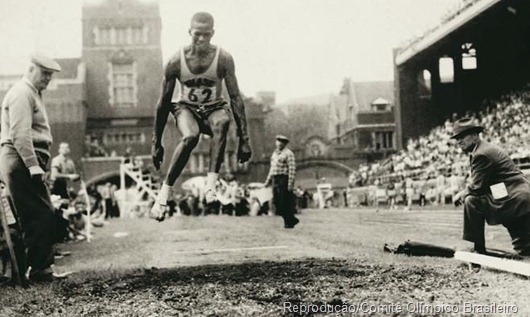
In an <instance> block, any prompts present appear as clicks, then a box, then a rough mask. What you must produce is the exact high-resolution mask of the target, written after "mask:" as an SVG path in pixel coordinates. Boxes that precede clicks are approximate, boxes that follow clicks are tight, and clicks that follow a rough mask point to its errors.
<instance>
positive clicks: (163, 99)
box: [152, 60, 178, 170]
mask: <svg viewBox="0 0 530 317" xmlns="http://www.w3.org/2000/svg"><path fill="white" fill-rule="evenodd" d="M175 65H178V63H176V62H175V61H174V60H171V61H170V62H169V63H168V65H167V66H166V70H165V77H164V83H163V84H162V95H161V96H160V98H159V99H158V102H157V105H156V111H155V127H154V134H153V148H152V155H153V165H154V166H155V168H156V169H157V170H158V169H159V168H160V165H161V164H162V161H163V159H164V148H163V147H162V135H163V133H164V128H165V127H166V123H167V117H168V115H169V112H170V110H171V98H172V97H173V92H174V90H175V84H176V80H177V76H176V73H177V69H176V66H175Z"/></svg>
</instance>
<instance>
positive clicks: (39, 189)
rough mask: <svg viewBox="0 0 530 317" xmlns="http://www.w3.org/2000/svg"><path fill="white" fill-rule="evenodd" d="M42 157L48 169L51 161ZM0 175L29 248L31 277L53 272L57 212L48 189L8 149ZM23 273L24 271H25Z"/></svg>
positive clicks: (4, 151)
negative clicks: (55, 214)
mask: <svg viewBox="0 0 530 317" xmlns="http://www.w3.org/2000/svg"><path fill="white" fill-rule="evenodd" d="M37 155H38V156H39V164H40V165H41V168H43V169H45V168H46V164H47V160H48V158H47V157H46V156H44V155H40V153H38V154H37ZM0 174H1V175H2V177H3V180H4V183H5V184H6V188H7V190H8V193H9V195H10V197H11V199H12V202H13V207H14V211H15V212H16V214H17V216H18V218H19V220H20V225H21V228H22V232H23V239H24V242H25V244H26V247H27V255H26V257H27V259H26V261H23V262H26V263H27V265H28V266H31V268H32V270H31V274H32V275H33V274H39V273H43V272H47V271H49V270H50V266H51V265H52V264H53V254H54V251H53V239H54V231H53V230H54V209H53V205H52V203H51V200H50V192H49V190H48V187H47V186H46V185H45V183H44V182H43V181H42V180H37V179H33V178H31V176H30V174H29V170H28V168H27V167H26V166H25V165H24V162H23V161H22V158H21V157H20V155H19V154H18V152H17V151H16V150H15V149H14V148H12V147H8V146H2V149H1V151H0ZM23 272H24V271H23Z"/></svg>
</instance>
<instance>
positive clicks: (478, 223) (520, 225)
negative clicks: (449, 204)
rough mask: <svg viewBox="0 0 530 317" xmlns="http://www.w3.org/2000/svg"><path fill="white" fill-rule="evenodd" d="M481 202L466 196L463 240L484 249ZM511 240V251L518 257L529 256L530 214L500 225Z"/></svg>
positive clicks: (483, 222) (484, 218) (483, 216)
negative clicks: (518, 255)
mask: <svg viewBox="0 0 530 317" xmlns="http://www.w3.org/2000/svg"><path fill="white" fill-rule="evenodd" d="M482 203H483V201H482V200H481V199H480V198H479V197H475V196H468V197H466V199H465V203H464V237H463V238H464V240H467V241H470V242H474V243H475V246H479V247H485V237H484V227H485V224H486V216H485V215H484V213H483V212H482V211H481V210H483V208H486V207H484V206H482ZM502 225H503V226H504V227H506V229H508V232H509V233H510V237H511V238H512V246H513V249H514V250H515V251H516V252H517V253H518V254H520V255H530V214H526V215H524V216H521V217H519V218H517V219H513V220H511V221H510V222H507V223H503V224H502Z"/></svg>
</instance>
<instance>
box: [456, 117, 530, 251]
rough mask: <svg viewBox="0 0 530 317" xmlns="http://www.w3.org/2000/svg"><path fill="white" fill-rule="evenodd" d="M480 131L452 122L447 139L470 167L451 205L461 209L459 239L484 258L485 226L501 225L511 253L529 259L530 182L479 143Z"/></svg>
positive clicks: (471, 124) (491, 148)
mask: <svg viewBox="0 0 530 317" xmlns="http://www.w3.org/2000/svg"><path fill="white" fill-rule="evenodd" d="M483 130H484V128H483V127H481V126H478V125H475V124H474V122H473V120H472V119H469V118H465V119H460V120H458V121H456V122H455V124H454V128H453V135H452V136H451V138H453V139H456V141H457V145H458V146H459V147H460V148H461V149H462V150H463V151H464V152H465V153H467V154H469V158H470V163H471V175H470V180H469V183H468V186H467V187H466V188H465V189H464V190H463V191H461V192H459V193H458V194H457V195H456V196H455V205H457V206H459V205H461V204H463V205H464V237H463V238H464V240H467V241H470V242H473V243H474V251H475V252H477V253H482V254H485V253H486V242H485V237H484V227H485V222H487V223H488V224H489V225H498V224H502V225H503V226H504V227H506V229H508V232H509V233H510V236H511V238H512V245H513V248H514V250H515V251H516V252H517V253H518V254H520V255H525V256H530V182H529V181H528V179H527V178H526V177H525V175H524V174H523V173H522V172H521V171H520V170H519V168H517V166H515V163H514V162H513V161H512V159H511V158H510V157H509V156H508V154H506V153H505V152H504V151H503V150H502V149H500V148H499V147H497V146H495V145H492V144H490V143H487V142H484V141H482V140H481V139H480V136H479V133H480V132H482V131H483Z"/></svg>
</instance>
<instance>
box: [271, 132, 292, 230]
mask: <svg viewBox="0 0 530 317" xmlns="http://www.w3.org/2000/svg"><path fill="white" fill-rule="evenodd" d="M288 142H289V139H288V138H287V137H286V136H285V135H281V134H280V135H277V136H276V150H275V151H274V152H273V153H272V156H271V167H270V170H269V174H268V175H267V179H266V180H265V186H269V185H271V184H272V195H273V198H272V203H273V204H274V207H275V210H276V213H277V214H279V215H281V216H282V217H283V221H284V228H286V229H292V228H294V226H296V224H297V223H298V222H299V220H298V218H296V217H295V215H294V214H295V209H296V202H295V199H294V193H293V189H294V181H295V176H296V161H295V157H294V153H293V152H292V151H291V150H290V149H288V148H287V143H288Z"/></svg>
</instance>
